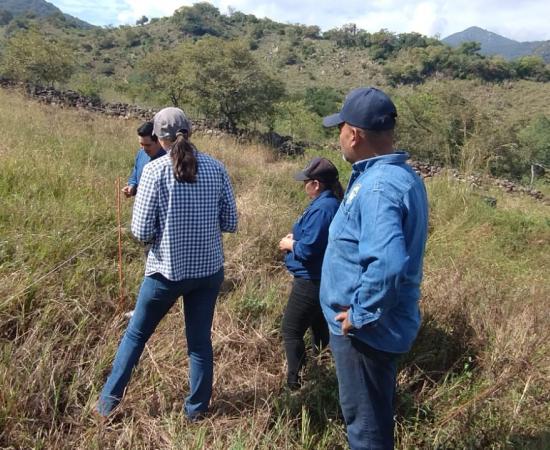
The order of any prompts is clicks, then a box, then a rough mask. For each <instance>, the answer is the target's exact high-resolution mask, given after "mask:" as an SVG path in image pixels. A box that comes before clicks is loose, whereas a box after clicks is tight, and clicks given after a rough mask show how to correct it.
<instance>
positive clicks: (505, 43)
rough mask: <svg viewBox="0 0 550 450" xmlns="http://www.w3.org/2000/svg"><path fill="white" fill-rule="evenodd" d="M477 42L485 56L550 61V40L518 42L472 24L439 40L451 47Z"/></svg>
mask: <svg viewBox="0 0 550 450" xmlns="http://www.w3.org/2000/svg"><path fill="white" fill-rule="evenodd" d="M472 41H474V42H479V43H480V44H481V50H480V53H481V54H482V55H486V56H496V55H499V56H502V57H503V58H505V59H507V60H513V59H517V58H521V57H522V56H531V55H532V56H540V57H541V58H542V59H543V60H544V61H545V62H546V63H550V41H525V42H520V41H516V40H513V39H510V38H507V37H504V36H502V35H500V34H497V33H494V32H492V31H489V30H486V29H484V28H481V27H477V26H473V27H469V28H466V29H465V30H463V31H460V32H458V33H453V34H451V35H449V36H447V37H445V38H443V39H441V42H443V43H445V44H447V45H450V46H451V47H459V46H460V45H461V44H462V43H464V42H472Z"/></svg>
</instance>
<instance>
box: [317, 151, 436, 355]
mask: <svg viewBox="0 0 550 450" xmlns="http://www.w3.org/2000/svg"><path fill="white" fill-rule="evenodd" d="M407 157H408V155H406V154H404V153H394V154H392V155H387V156H383V157H378V158H371V159H369V160H365V161H361V162H359V163H357V164H356V165H354V169H357V170H354V173H353V174H352V180H351V183H350V186H349V187H348V194H347V195H346V197H345V198H344V200H343V204H342V206H341V208H340V211H339V212H338V213H337V215H336V217H335V219H334V221H333V223H332V225H331V230H333V231H332V233H331V240H332V241H337V242H333V244H330V243H329V245H328V248H327V254H326V255H325V260H326V262H327V263H326V264H325V266H324V267H323V292H324V297H325V299H324V302H323V306H324V308H325V309H326V311H325V315H327V317H334V316H336V315H337V314H338V312H340V311H341V310H342V307H347V306H349V303H348V302H347V301H346V300H347V299H349V301H351V300H352V299H353V298H354V295H359V296H360V297H362V298H369V299H370V302H371V303H372V305H373V306H375V307H374V308H373V309H372V310H370V311H369V312H370V313H371V314H372V315H373V319H375V316H376V327H370V328H369V327H366V328H360V329H354V330H352V331H351V332H350V335H353V336H356V337H357V338H359V339H361V340H362V341H364V342H366V343H368V344H369V345H371V346H372V347H374V348H376V349H378V350H383V351H388V352H394V353H401V352H406V351H408V350H409V349H410V346H411V345H412V342H413V341H414V338H415V337H416V334H417V332H418V328H419V326H420V311H419V308H418V299H419V297H420V282H421V280H422V258H423V254H424V245H425V241H426V234H427V222H428V210H427V205H428V203H427V198H426V190H425V187H424V183H423V182H422V180H421V179H420V178H419V177H418V175H417V174H416V173H415V172H414V171H413V170H412V169H411V167H410V166H409V165H408V164H406V162H405V161H406V159H407ZM359 186H360V189H359ZM354 188H355V189H354ZM377 195H383V196H385V197H386V198H387V199H388V201H389V202H390V204H391V205H393V209H394V210H395V211H396V213H397V214H399V216H400V217H401V218H402V222H401V223H402V230H397V233H398V234H399V236H394V237H396V238H397V239H403V240H404V246H403V247H402V246H392V245H388V242H389V240H390V239H391V238H392V235H391V230H388V229H387V227H386V226H385V224H384V223H378V224H376V226H374V227H373V228H377V229H381V230H382V229H383V230H384V233H375V234H376V235H373V236H370V239H369V241H368V242H365V241H364V242H363V246H364V247H367V246H369V247H371V248H373V247H374V245H376V246H380V247H382V246H383V248H385V249H386V251H392V250H393V249H398V250H403V251H405V252H406V257H402V255H397V254H395V255H388V260H387V263H386V265H385V267H384V271H385V272H386V273H385V274H382V273H375V272H372V271H371V273H370V274H369V277H371V278H372V279H378V280H383V279H389V277H390V276H391V274H392V273H399V274H400V277H399V282H398V283H397V285H396V286H395V289H391V288H388V287H385V288H384V289H380V290H378V291H379V292H375V291H373V292H364V290H362V289H361V284H362V283H364V281H365V280H364V279H363V280H362V279H361V277H359V276H358V271H359V272H361V271H362V267H363V264H364V262H365V253H364V252H361V251H359V252H358V251H357V246H358V245H359V247H361V245H360V244H359V243H360V241H361V238H362V236H361V235H362V231H363V227H364V224H361V223H360V221H361V220H362V221H365V220H366V218H367V217H370V216H369V215H367V214H366V213H367V211H366V210H367V209H368V210H370V211H368V212H374V209H373V203H376V204H377V205H380V204H381V203H380V202H378V201H376V200H375V197H376V196H377ZM373 200H374V202H373ZM361 209H365V211H364V212H363V214H361ZM372 217H376V218H377V220H381V219H385V217H387V216H385V215H381V214H378V215H372ZM362 225H363V227H362ZM401 233H402V236H401ZM377 236H379V237H383V238H384V239H385V240H386V241H385V242H377ZM363 239H365V237H364V236H363ZM334 244H335V245H334ZM373 244H374V245H373ZM346 248H347V249H346ZM369 250H370V249H369ZM335 251H337V252H338V255H335V254H333V252H335ZM391 263H394V264H399V267H391ZM403 264H405V265H406V267H402V265H403ZM371 268H372V266H371ZM371 286H373V285H371ZM382 292H384V296H385V297H386V301H385V302H384V309H382V308H381V307H380V306H381V305H380V304H379V302H378V301H377V300H378V294H379V293H380V294H381V293H382ZM329 326H330V328H331V330H332V332H333V333H338V332H339V331H340V328H341V324H340V322H338V321H337V320H334V319H333V320H331V321H329Z"/></svg>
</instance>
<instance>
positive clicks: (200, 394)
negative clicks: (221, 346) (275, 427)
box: [97, 268, 223, 418]
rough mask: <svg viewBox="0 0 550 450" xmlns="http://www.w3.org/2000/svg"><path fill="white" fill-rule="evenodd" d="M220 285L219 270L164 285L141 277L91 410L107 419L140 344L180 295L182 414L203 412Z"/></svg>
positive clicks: (162, 280)
mask: <svg viewBox="0 0 550 450" xmlns="http://www.w3.org/2000/svg"><path fill="white" fill-rule="evenodd" d="M222 281H223V268H222V269H220V271H219V272H217V273H215V274H214V275H211V276H209V277H205V278H195V279H188V280H182V281H170V280H168V279H166V278H164V277H163V276H162V275H161V274H158V273H156V274H153V275H151V276H146V277H145V278H144V279H143V283H142V284H141V289H140V291H139V295H138V299H137V302H136V308H135V311H134V315H133V316H132V318H131V319H130V323H129V324H128V328H127V329H126V332H125V333H124V336H123V338H122V340H121V342H120V345H119V347H118V350H117V353H116V356H115V360H114V362H113V368H112V370H111V374H110V375H109V377H108V378H107V382H106V383H105V386H104V387H103V390H102V391H101V394H100V396H99V402H98V405H97V411H98V412H99V414H101V415H102V416H107V415H109V413H110V412H111V411H112V410H113V409H114V408H115V407H116V406H117V405H118V403H119V402H120V400H121V399H122V395H123V394H124V389H125V388H126V385H127V384H128V381H129V380H130V375H131V374H132V370H133V368H134V367H135V366H136V364H137V363H138V361H139V358H140V356H141V353H142V352H143V349H144V348H145V344H146V343H147V341H148V339H149V338H150V337H151V335H152V334H153V332H154V331H155V328H156V327H157V325H158V324H159V322H160V321H161V320H162V318H163V317H164V316H165V315H166V313H167V312H168V311H169V310H170V308H171V307H172V305H173V304H174V303H175V302H176V300H177V299H178V298H179V297H181V296H183V306H184V309H183V310H184V316H185V336H186V338H187V354H188V355H189V390H190V392H189V395H188V396H187V398H186V399H185V412H186V414H187V416H189V417H190V418H193V417H194V416H197V415H199V414H200V413H203V412H205V411H206V410H207V409H208V404H209V403H210V397H211V396H212V379H213V365H214V364H213V363H214V361H213V354H212V341H211V338H210V337H211V331H212V320H213V317H214V307H215V305H216V299H217V297H218V293H219V290H220V285H221V283H222Z"/></svg>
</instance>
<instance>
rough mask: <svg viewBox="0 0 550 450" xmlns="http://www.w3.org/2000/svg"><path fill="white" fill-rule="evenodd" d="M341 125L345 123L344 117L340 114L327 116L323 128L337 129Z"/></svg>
mask: <svg viewBox="0 0 550 450" xmlns="http://www.w3.org/2000/svg"><path fill="white" fill-rule="evenodd" d="M341 123H344V120H342V117H341V116H340V113H339V112H338V113H336V114H332V115H330V116H327V117H325V118H324V119H323V126H324V127H326V128H331V127H337V126H338V125H340V124H341Z"/></svg>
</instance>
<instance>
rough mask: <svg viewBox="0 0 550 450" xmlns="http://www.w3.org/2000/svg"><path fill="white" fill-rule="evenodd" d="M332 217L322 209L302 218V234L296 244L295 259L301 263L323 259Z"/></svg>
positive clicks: (294, 248)
mask: <svg viewBox="0 0 550 450" xmlns="http://www.w3.org/2000/svg"><path fill="white" fill-rule="evenodd" d="M331 219H332V217H331V215H330V214H329V213H328V212H327V211H325V210H323V209H320V208H317V209H313V210H311V211H308V212H307V213H306V214H305V215H304V217H303V218H302V223H301V228H302V234H301V236H300V239H299V240H297V241H295V242H294V247H293V250H292V251H293V252H294V257H295V258H296V259H297V260H298V261H301V262H310V261H313V260H315V259H316V258H321V257H322V255H323V254H324V252H325V249H326V247H327V242H328V228H329V226H330V222H331Z"/></svg>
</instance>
